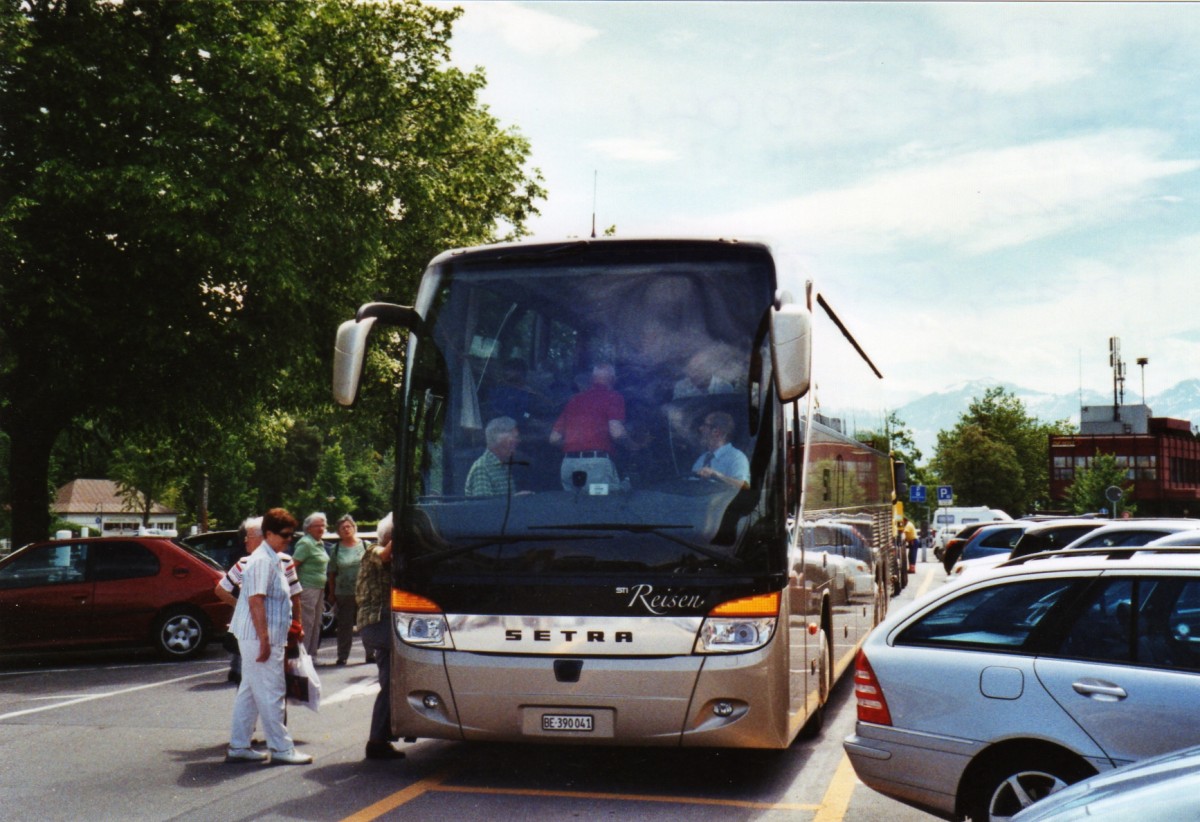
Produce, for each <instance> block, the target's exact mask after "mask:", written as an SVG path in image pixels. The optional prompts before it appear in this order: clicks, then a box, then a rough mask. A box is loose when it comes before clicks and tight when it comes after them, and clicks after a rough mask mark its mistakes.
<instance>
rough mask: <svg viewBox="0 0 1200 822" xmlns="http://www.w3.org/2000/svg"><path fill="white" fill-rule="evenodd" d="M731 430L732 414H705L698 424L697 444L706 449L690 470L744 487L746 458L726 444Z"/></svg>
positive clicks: (747, 480)
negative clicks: (698, 442)
mask: <svg viewBox="0 0 1200 822" xmlns="http://www.w3.org/2000/svg"><path fill="white" fill-rule="evenodd" d="M732 433H733V417H731V416H730V415H729V414H726V413H725V412H724V411H713V412H711V413H710V414H708V415H707V416H706V417H705V418H704V422H703V423H701V424H700V443H701V445H703V446H704V447H705V448H706V449H707V450H706V451H705V452H704V453H703V454H701V455H700V457H699V458H698V459H697V460H696V464H695V465H693V466H692V473H693V474H696V475H697V476H700V477H705V478H711V479H716V480H720V481H721V482H724V483H725V484H727V485H732V486H734V487H736V488H737V489H738V490H744V489H746V488H749V487H750V460H748V459H746V455H745V454H743V453H742V452H741V451H739V450H737V449H736V448H734V447H733V445H731V444H730V442H729V435H730V434H732Z"/></svg>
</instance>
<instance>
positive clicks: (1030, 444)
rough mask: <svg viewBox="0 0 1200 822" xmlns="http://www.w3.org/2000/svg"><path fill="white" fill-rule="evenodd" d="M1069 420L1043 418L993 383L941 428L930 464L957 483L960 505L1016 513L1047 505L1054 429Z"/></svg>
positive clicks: (949, 481) (943, 477) (947, 480)
mask: <svg viewBox="0 0 1200 822" xmlns="http://www.w3.org/2000/svg"><path fill="white" fill-rule="evenodd" d="M1069 432H1070V428H1069V426H1068V424H1067V422H1066V421H1058V422H1054V423H1043V422H1041V421H1040V420H1038V419H1037V418H1035V417H1031V416H1030V415H1029V414H1028V413H1027V412H1026V410H1025V405H1024V403H1022V402H1021V401H1020V400H1019V399H1017V398H1016V397H1015V396H1013V395H1012V394H1010V393H1008V392H1007V391H1005V390H1004V389H1003V388H1000V387H994V388H989V389H988V390H987V391H986V392H985V393H984V396H983V397H981V398H977V399H975V400H974V401H972V403H971V405H970V407H969V408H968V409H967V411H966V413H964V414H963V415H962V416H961V417H960V418H959V421H958V423H957V424H956V425H955V427H954V428H953V429H951V430H950V431H942V432H940V433H939V434H938V440H937V452H936V454H935V456H934V459H933V462H932V465H931V468H932V469H933V471H934V472H935V473H936V475H937V476H938V477H939V478H940V480H941V481H942V482H944V483H946V484H949V485H953V486H954V494H955V502H956V504H958V505H987V506H991V507H993V508H1001V509H1003V510H1005V511H1007V512H1008V513H1010V514H1012V515H1013V516H1020V515H1022V514H1024V513H1027V512H1030V511H1035V510H1038V509H1040V508H1044V507H1045V506H1046V505H1047V503H1048V501H1049V495H1050V478H1049V447H1050V439H1049V438H1050V435H1051V434H1058V433H1069Z"/></svg>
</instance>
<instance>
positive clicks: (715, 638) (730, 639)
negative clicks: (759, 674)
mask: <svg viewBox="0 0 1200 822" xmlns="http://www.w3.org/2000/svg"><path fill="white" fill-rule="evenodd" d="M774 633H775V618H774V617H763V618H760V619H733V618H728V617H709V618H708V619H706V620H704V624H703V625H701V626H700V635H699V636H698V637H697V638H696V649H695V652H696V653H698V654H736V653H741V652H744V651H753V650H755V649H756V648H761V647H762V646H764V645H766V644H767V643H768V642H770V641H771V636H772V635H773V634H774Z"/></svg>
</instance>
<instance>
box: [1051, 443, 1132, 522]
mask: <svg viewBox="0 0 1200 822" xmlns="http://www.w3.org/2000/svg"><path fill="white" fill-rule="evenodd" d="M1114 486H1115V487H1117V488H1120V489H1121V490H1122V491H1124V492H1125V496H1124V497H1122V498H1121V502H1120V503H1117V504H1118V505H1119V506H1120V510H1121V511H1122V512H1125V513H1129V514H1133V513H1135V512H1136V510H1137V506H1136V505H1134V504H1133V503H1132V502H1128V501H1127V500H1128V499H1129V492H1130V491H1131V490H1133V481H1132V480H1130V479H1129V476H1128V469H1126V468H1124V467H1122V466H1120V465H1117V458H1116V456H1115V455H1113V454H1097V455H1096V456H1094V457H1092V464H1091V465H1090V466H1088V467H1086V468H1080V469H1077V470H1076V471H1075V481H1074V482H1072V483H1071V485H1070V486H1069V487H1068V488H1067V502H1068V503H1070V505H1071V511H1072V512H1073V513H1076V514H1087V513H1093V512H1096V511H1100V510H1104V509H1109V510H1112V509H1113V508H1114V503H1113V502H1111V501H1110V500H1109V499H1108V497H1107V496H1106V495H1105V492H1106V491H1108V489H1109V488H1112V487H1114Z"/></svg>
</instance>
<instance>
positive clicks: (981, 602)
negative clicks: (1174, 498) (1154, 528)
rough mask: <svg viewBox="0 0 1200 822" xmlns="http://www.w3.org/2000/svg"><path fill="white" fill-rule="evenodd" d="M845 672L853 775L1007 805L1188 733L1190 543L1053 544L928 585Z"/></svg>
mask: <svg viewBox="0 0 1200 822" xmlns="http://www.w3.org/2000/svg"><path fill="white" fill-rule="evenodd" d="M854 682H855V692H856V695H857V699H858V722H857V725H856V727H855V732H854V734H852V735H851V736H849V737H847V738H846V740H845V749H846V752H847V754H848V756H849V757H850V760H851V763H852V764H853V766H854V769H855V771H856V772H857V774H858V777H859V779H861V780H862V781H863V782H864V783H865V784H866V785H868V786H869V787H871V788H873V789H875V790H877V791H879V792H881V793H883V794H886V795H888V796H890V797H892V798H894V799H897V800H899V801H901V802H905V803H907V804H910V805H913V806H915V807H918V808H921V809H924V810H926V811H928V812H930V813H933V814H936V815H938V816H940V817H942V818H944V819H956V818H960V817H962V816H968V817H970V818H972V819H976V820H984V819H1005V818H1008V817H1011V816H1012V815H1013V814H1015V813H1016V812H1017V811H1019V810H1021V809H1022V808H1023V807H1025V806H1027V805H1029V804H1030V803H1031V802H1033V801H1035V800H1037V799H1039V798H1042V797H1044V796H1047V795H1048V794H1050V793H1052V792H1053V791H1054V790H1056V789H1058V788H1061V787H1062V786H1063V785H1065V784H1069V783H1073V782H1077V781H1079V780H1081V779H1084V778H1086V777H1088V776H1091V775H1092V774H1095V773H1097V772H1101V771H1107V770H1110V769H1112V768H1115V767H1118V766H1120V765H1124V764H1128V763H1130V762H1135V761H1138V760H1141V759H1145V758H1147V757H1150V756H1155V755H1158V754H1161V753H1165V752H1168V751H1172V750H1176V749H1179V748H1183V747H1186V746H1188V745H1192V744H1195V742H1196V740H1197V739H1200V713H1198V712H1197V711H1196V710H1195V709H1194V708H1195V705H1196V704H1198V703H1200V549H1196V548H1169V547H1168V548H1156V549H1153V550H1146V549H1142V548H1136V547H1135V548H1109V549H1103V550H1086V551H1077V552H1068V551H1060V552H1056V553H1054V554H1050V555H1034V556H1030V557H1025V558H1022V559H1018V560H1012V561H1010V562H1009V563H1008V564H1006V565H1005V566H1003V567H1001V568H997V569H996V570H994V571H993V572H992V573H990V574H987V575H984V576H981V577H978V578H975V579H969V580H965V581H963V582H962V583H960V584H958V585H951V586H945V587H942V588H939V589H936V590H935V591H934V592H933V593H932V594H930V595H927V596H925V597H923V598H922V599H920V600H918V601H916V602H914V603H912V604H911V605H910V606H909V607H907V608H904V609H901V610H899V611H897V612H896V613H894V614H893V615H891V616H889V617H888V618H887V619H886V620H885V621H884V622H883V623H881V624H880V625H879V626H878V627H877V628H876V629H875V630H874V631H873V632H872V633H871V634H870V635H869V636H868V638H867V640H866V642H865V643H864V646H863V649H862V651H861V653H860V654H859V656H858V659H857V662H856V666H855V676H854Z"/></svg>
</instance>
